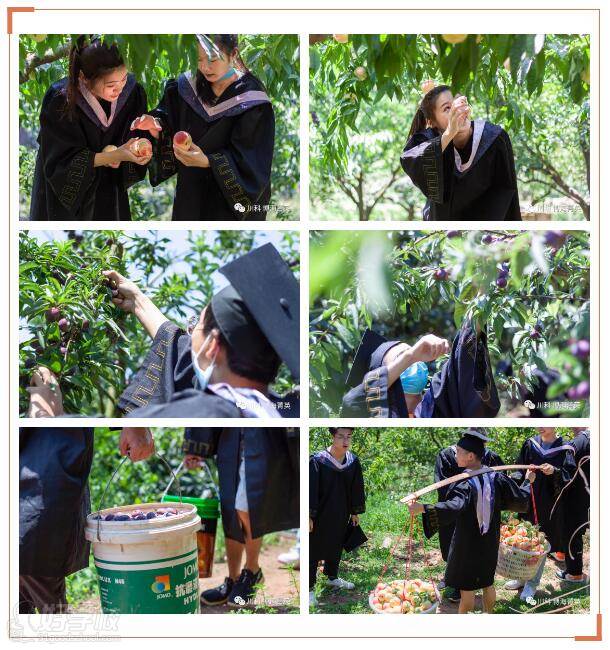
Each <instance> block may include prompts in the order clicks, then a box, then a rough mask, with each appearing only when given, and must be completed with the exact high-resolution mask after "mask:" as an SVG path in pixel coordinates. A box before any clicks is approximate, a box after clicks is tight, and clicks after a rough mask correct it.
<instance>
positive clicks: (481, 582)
mask: <svg viewBox="0 0 610 650" xmlns="http://www.w3.org/2000/svg"><path fill="white" fill-rule="evenodd" d="M487 476H489V478H490V482H491V484H492V487H493V497H492V502H491V517H490V523H489V529H488V530H487V532H486V533H482V532H481V530H480V528H479V523H478V520H477V511H476V506H477V498H478V497H477V490H476V487H475V485H474V482H475V481H478V482H479V484H480V485H482V476H475V477H473V478H471V479H468V480H467V481H460V482H459V483H455V484H453V486H452V487H451V489H450V490H449V491H448V493H447V497H446V500H445V501H441V502H439V503H437V504H436V505H429V504H426V505H425V512H424V513H423V514H422V520H423V525H424V534H425V535H426V537H428V538H430V537H432V535H434V534H435V533H436V532H438V530H439V528H440V527H441V526H446V525H448V524H454V525H455V532H454V534H453V537H452V539H451V545H450V547H449V553H448V558H447V567H446V569H445V584H446V585H447V586H448V587H453V588H454V589H462V590H464V591H475V590H477V589H483V588H484V587H489V586H491V585H493V583H494V575H495V572H496V565H497V563H498V548H499V545H500V525H501V518H500V516H501V514H502V511H503V510H511V511H513V512H524V511H525V510H527V508H528V503H529V489H528V488H527V487H525V486H524V487H519V486H518V485H517V483H515V481H513V480H512V479H511V478H509V477H508V476H505V475H504V474H502V473H501V472H492V473H490V474H488V475H487Z"/></svg>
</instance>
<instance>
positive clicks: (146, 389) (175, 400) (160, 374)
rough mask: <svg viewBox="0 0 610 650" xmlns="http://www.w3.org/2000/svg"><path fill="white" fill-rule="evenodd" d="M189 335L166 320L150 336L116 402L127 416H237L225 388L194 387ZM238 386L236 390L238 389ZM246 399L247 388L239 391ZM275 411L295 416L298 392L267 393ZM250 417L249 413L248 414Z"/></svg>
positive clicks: (236, 411) (297, 408)
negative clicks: (151, 340) (144, 355)
mask: <svg viewBox="0 0 610 650" xmlns="http://www.w3.org/2000/svg"><path fill="white" fill-rule="evenodd" d="M194 380H195V374H194V372H193V366H192V357H191V337H190V336H188V334H185V333H184V332H183V331H182V330H181V329H180V328H179V327H178V326H177V325H175V324H174V323H172V322H171V321H165V322H164V323H163V325H161V327H160V328H159V331H158V332H157V334H156V336H155V338H154V339H153V342H152V345H151V348H150V350H149V352H148V354H147V355H146V357H145V358H144V362H143V364H142V366H141V368H140V369H139V370H138V372H137V373H136V374H135V375H134V376H133V378H132V380H131V382H130V383H129V385H128V386H127V388H126V389H125V390H124V391H123V393H122V394H121V396H120V397H119V401H118V404H117V405H118V408H119V409H120V410H121V411H122V412H123V413H125V414H126V415H127V417H138V418H148V417H159V418H166V417H167V418H186V417H193V418H238V417H243V416H244V412H243V409H241V408H239V406H238V404H237V403H236V402H235V400H234V399H228V398H227V397H228V396H227V395H226V391H224V392H219V391H216V392H215V391H214V390H213V389H212V387H208V388H206V389H205V390H204V391H201V390H198V389H195V388H194ZM240 390H241V389H237V392H239V391H240ZM241 392H243V393H244V395H245V399H247V395H246V393H247V391H246V390H245V389H244V390H243V391H241ZM267 397H268V398H269V400H270V401H271V402H272V403H273V404H275V406H276V408H275V410H276V411H277V413H276V414H275V415H272V416H271V417H298V416H299V393H298V391H292V392H290V393H287V394H286V395H277V394H275V393H273V392H270V393H269V395H268V396H267ZM250 417H251V416H250Z"/></svg>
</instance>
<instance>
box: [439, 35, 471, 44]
mask: <svg viewBox="0 0 610 650" xmlns="http://www.w3.org/2000/svg"><path fill="white" fill-rule="evenodd" d="M441 36H442V37H443V40H444V41H445V43H450V44H451V45H455V44H457V43H463V42H464V41H465V40H466V39H467V38H468V34H441Z"/></svg>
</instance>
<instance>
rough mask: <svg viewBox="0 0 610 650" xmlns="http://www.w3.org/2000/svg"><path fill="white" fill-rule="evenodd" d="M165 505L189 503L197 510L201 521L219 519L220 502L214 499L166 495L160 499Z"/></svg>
mask: <svg viewBox="0 0 610 650" xmlns="http://www.w3.org/2000/svg"><path fill="white" fill-rule="evenodd" d="M161 501H162V502H164V503H165V502H167V503H180V501H182V503H190V504H191V505H194V506H195V508H197V514H198V515H199V516H200V517H201V518H202V519H218V517H220V502H219V501H218V499H216V498H211V499H203V498H201V497H182V499H181V498H180V497H179V496H175V495H173V494H166V495H164V496H163V497H162V499H161Z"/></svg>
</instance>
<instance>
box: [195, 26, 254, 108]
mask: <svg viewBox="0 0 610 650" xmlns="http://www.w3.org/2000/svg"><path fill="white" fill-rule="evenodd" d="M206 36H207V37H208V38H209V39H210V40H211V41H212V42H213V43H214V45H216V47H217V48H218V49H219V50H221V51H222V52H224V53H225V54H227V55H228V56H231V55H232V54H234V55H235V60H236V62H237V67H238V68H239V70H240V71H241V72H244V73H246V72H248V68H247V67H246V64H245V63H244V60H243V59H242V58H241V54H240V53H239V34H206ZM196 88H197V94H198V95H199V97H201V99H202V100H203V101H204V102H206V103H207V104H211V103H213V102H214V101H215V100H216V95H215V94H214V91H213V90H212V84H211V83H210V82H209V81H208V80H207V79H206V78H205V77H204V76H203V75H202V74H201V72H200V71H199V70H197V78H196Z"/></svg>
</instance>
